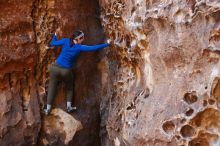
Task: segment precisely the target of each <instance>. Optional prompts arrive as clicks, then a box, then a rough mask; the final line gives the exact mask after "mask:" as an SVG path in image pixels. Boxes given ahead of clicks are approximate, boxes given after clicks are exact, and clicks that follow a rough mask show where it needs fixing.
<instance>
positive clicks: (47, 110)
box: [44, 108, 51, 116]
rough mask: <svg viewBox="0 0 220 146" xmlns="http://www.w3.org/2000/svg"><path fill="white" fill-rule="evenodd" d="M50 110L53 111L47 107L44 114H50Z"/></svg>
mask: <svg viewBox="0 0 220 146" xmlns="http://www.w3.org/2000/svg"><path fill="white" fill-rule="evenodd" d="M50 111H51V110H49V109H46V108H45V109H44V114H45V115H46V116H47V115H49V114H50Z"/></svg>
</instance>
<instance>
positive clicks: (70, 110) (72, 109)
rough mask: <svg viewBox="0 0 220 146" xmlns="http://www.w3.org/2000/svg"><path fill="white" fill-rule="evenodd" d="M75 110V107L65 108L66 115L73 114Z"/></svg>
mask: <svg viewBox="0 0 220 146" xmlns="http://www.w3.org/2000/svg"><path fill="white" fill-rule="evenodd" d="M76 110H77V108H76V107H75V106H73V107H72V106H71V107H67V112H68V113H71V112H74V111H76Z"/></svg>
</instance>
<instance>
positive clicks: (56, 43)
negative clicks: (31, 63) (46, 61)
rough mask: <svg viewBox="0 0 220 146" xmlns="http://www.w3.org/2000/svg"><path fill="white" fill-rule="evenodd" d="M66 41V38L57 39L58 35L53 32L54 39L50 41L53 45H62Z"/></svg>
mask: <svg viewBox="0 0 220 146" xmlns="http://www.w3.org/2000/svg"><path fill="white" fill-rule="evenodd" d="M64 42H65V39H60V40H57V36H56V35H55V34H53V37H52V40H51V42H50V46H51V47H56V46H62V45H63V44H64Z"/></svg>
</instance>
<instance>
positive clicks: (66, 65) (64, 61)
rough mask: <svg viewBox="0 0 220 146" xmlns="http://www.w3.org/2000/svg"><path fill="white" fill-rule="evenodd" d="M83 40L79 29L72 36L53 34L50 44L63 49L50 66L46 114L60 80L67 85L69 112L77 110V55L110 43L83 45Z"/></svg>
mask: <svg viewBox="0 0 220 146" xmlns="http://www.w3.org/2000/svg"><path fill="white" fill-rule="evenodd" d="M83 40H84V33H83V32H82V31H79V30H78V31H76V32H74V34H73V36H72V38H63V39H60V40H57V37H56V33H55V34H53V36H52V40H51V43H50V46H51V47H56V46H62V50H61V53H60V54H59V56H58V58H57V59H56V61H55V63H54V64H53V65H52V66H51V67H50V68H49V73H50V81H49V87H48V95H47V106H46V108H45V109H44V113H45V114H46V115H48V114H49V113H50V111H51V108H52V103H53V100H54V98H55V96H56V91H57V85H58V83H59V81H64V83H65V85H66V86H65V87H66V96H67V112H72V111H74V110H76V107H75V106H72V97H73V90H74V88H73V74H72V68H73V67H74V65H75V62H76V57H77V56H78V55H79V53H80V52H84V51H96V50H99V49H102V48H105V47H108V46H109V43H104V44H100V45H94V46H86V45H81V43H82V42H83Z"/></svg>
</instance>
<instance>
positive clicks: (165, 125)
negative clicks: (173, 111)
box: [162, 121, 175, 134]
mask: <svg viewBox="0 0 220 146" xmlns="http://www.w3.org/2000/svg"><path fill="white" fill-rule="evenodd" d="M162 128H163V130H164V131H165V132H166V133H167V134H170V133H172V132H173V131H174V129H175V124H174V123H173V122H172V121H166V122H164V123H163V125H162Z"/></svg>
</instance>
